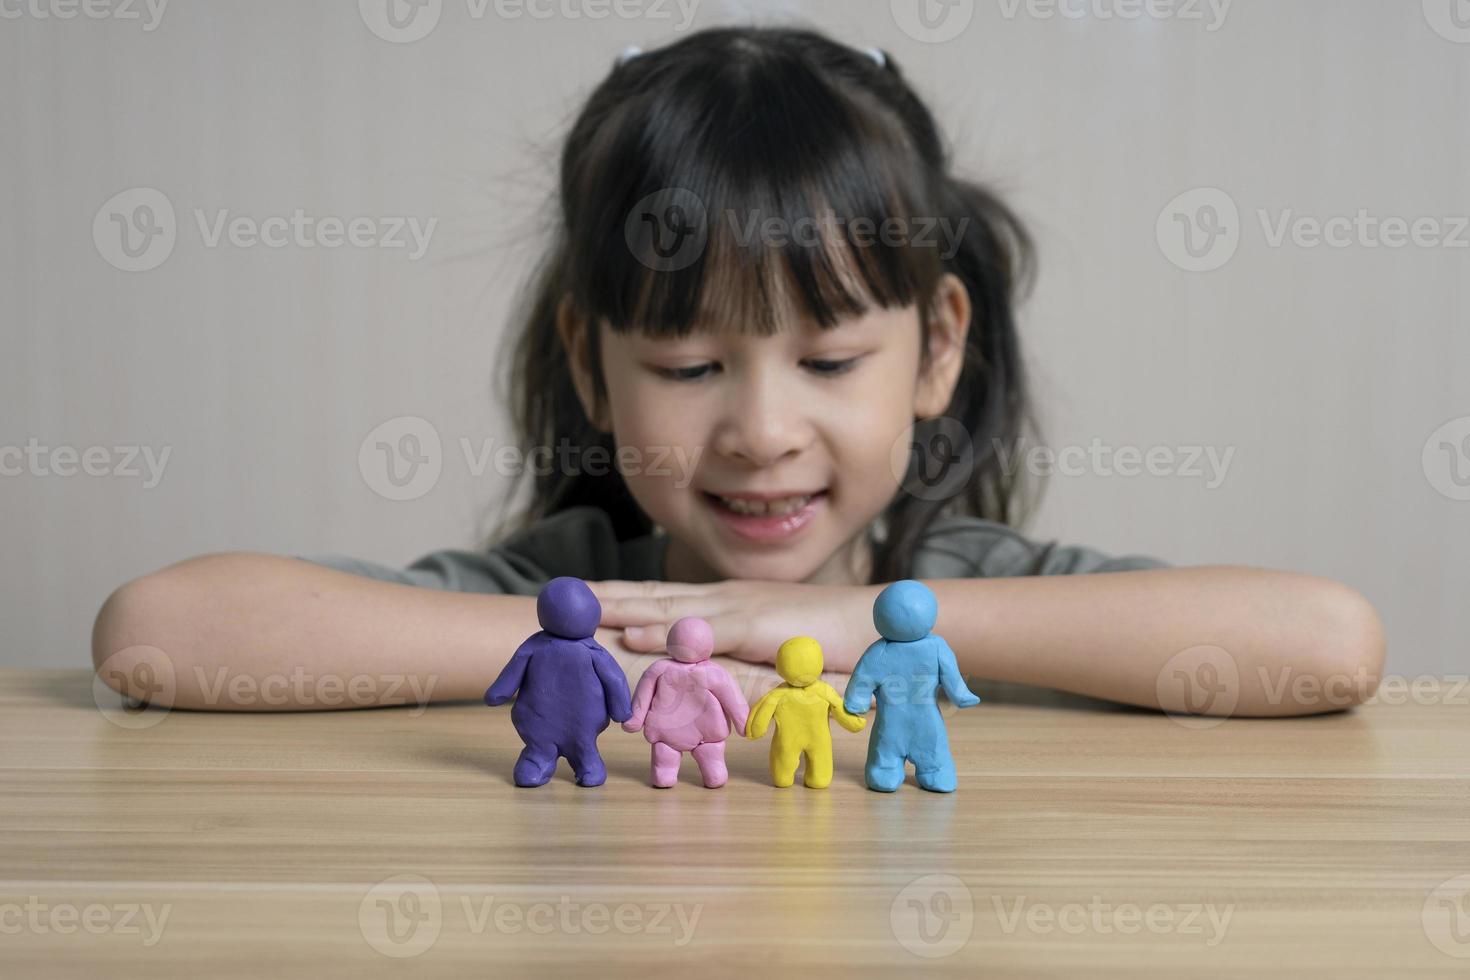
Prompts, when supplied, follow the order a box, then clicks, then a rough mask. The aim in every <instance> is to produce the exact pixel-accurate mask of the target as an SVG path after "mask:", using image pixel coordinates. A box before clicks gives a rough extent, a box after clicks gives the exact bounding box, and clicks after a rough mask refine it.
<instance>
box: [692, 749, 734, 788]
mask: <svg viewBox="0 0 1470 980" xmlns="http://www.w3.org/2000/svg"><path fill="white" fill-rule="evenodd" d="M690 754H691V755H693V756H694V761H695V762H696V763H698V764H699V774H700V775H701V776H703V777H704V785H705V786H707V787H709V788H710V789H718V788H719V787H721V786H723V785H725V782H726V781H727V780H728V779H729V778H730V772H729V770H727V769H726V768H725V742H724V740H723V739H721V740H720V741H718V742H700V743H699V744H698V745H696V746H695V747H694V750H693V752H691V753H690Z"/></svg>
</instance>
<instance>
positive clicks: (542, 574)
mask: <svg viewBox="0 0 1470 980" xmlns="http://www.w3.org/2000/svg"><path fill="white" fill-rule="evenodd" d="M668 541H669V539H668V535H666V534H664V533H662V532H661V531H656V532H654V533H653V534H649V535H645V536H643V537H640V538H633V539H630V540H627V541H621V542H620V541H618V540H617V538H616V536H615V535H614V534H613V527H612V522H611V521H610V520H609V519H608V516H607V514H606V513H605V512H603V511H601V510H599V509H597V508H596V507H573V508H571V509H569V510H564V511H562V512H560V513H558V514H553V515H552V516H550V517H547V518H545V519H544V520H542V521H539V522H538V523H536V524H535V525H533V526H531V527H528V528H524V529H522V530H520V531H517V532H516V533H514V534H512V535H510V536H509V537H507V538H506V539H505V540H504V541H502V542H500V543H499V544H497V545H495V546H494V547H492V548H490V549H489V550H488V551H464V550H458V549H444V550H440V551H432V552H430V553H429V554H427V555H424V556H423V557H422V558H420V559H418V561H415V562H414V563H413V564H412V565H409V566H408V567H407V568H394V567H392V566H388V565H380V564H374V563H372V562H366V561H361V560H359V559H356V558H350V557H347V556H345V555H301V556H298V557H302V558H305V559H306V560H307V561H312V562H316V563H317V564H320V565H326V566H328V567H331V568H336V569H340V570H342V571H345V572H355V573H357V574H359V575H366V576H369V577H371V578H376V579H382V580H384V581H388V582H399V583H402V584H404V585H420V586H424V587H426V588H433V589H451V590H453V591H456V592H485V593H500V594H509V595H535V594H536V593H537V592H538V591H540V589H541V586H542V585H544V584H545V583H546V582H547V581H548V580H549V579H553V578H556V577H557V576H559V575H573V576H576V577H577V578H581V579H588V580H589V581H599V580H603V579H624V580H629V581H662V580H663V579H664V555H665V552H666V550H667V548H668ZM1167 567H1169V566H1168V564H1167V563H1166V562H1163V561H1160V560H1159V559H1157V558H1150V557H1147V556H1144V555H1127V556H1123V557H1113V556H1111V555H1107V554H1104V553H1103V552H1101V551H1097V550H1096V549H1093V548H1087V547H1082V546H1077V545H1067V546H1064V545H1061V544H1058V543H1057V542H1055V541H1053V542H1049V543H1044V544H1043V543H1040V542H1037V541H1034V540H1031V539H1029V538H1027V537H1026V536H1024V535H1022V534H1021V533H1020V532H1018V531H1016V530H1015V529H1014V528H1010V527H1007V526H1006V525H1004V524H1000V523H997V522H995V521H987V520H982V519H980V518H978V517H942V518H940V519H938V520H936V521H935V522H934V523H933V524H931V525H930V526H929V529H928V531H927V532H926V533H925V534H924V537H923V538H922V539H921V540H920V542H919V547H918V548H917V549H916V551H915V554H914V562H913V568H912V569H911V571H910V573H909V577H910V578H917V579H925V578H929V579H935V578H1008V577H1013V576H1021V575H1075V574H1082V573H1089V572H1123V571H1135V570H1138V569H1148V568H1167Z"/></svg>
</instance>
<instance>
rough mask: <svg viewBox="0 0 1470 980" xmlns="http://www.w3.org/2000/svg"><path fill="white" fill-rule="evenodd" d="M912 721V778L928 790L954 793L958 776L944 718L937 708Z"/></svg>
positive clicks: (910, 746) (910, 749)
mask: <svg viewBox="0 0 1470 980" xmlns="http://www.w3.org/2000/svg"><path fill="white" fill-rule="evenodd" d="M914 722H915V724H914V737H913V739H912V740H911V741H910V744H909V747H908V757H909V759H910V760H911V761H912V762H913V764H914V780H915V781H916V782H917V783H918V784H919V786H921V787H922V788H924V789H927V790H929V791H931V792H934V793H953V792H954V791H955V787H956V786H957V785H958V779H957V777H956V775H955V767H954V757H953V756H952V755H950V752H949V736H948V735H947V734H946V733H945V730H944V719H943V717H942V716H941V715H940V714H939V712H938V710H937V709H936V710H935V711H933V712H926V713H925V714H923V715H921V716H917V717H915V718H914Z"/></svg>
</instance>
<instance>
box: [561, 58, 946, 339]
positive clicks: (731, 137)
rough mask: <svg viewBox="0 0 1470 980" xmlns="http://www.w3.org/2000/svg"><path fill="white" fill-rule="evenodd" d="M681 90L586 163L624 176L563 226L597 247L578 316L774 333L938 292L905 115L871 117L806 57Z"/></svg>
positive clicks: (632, 121)
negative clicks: (579, 220) (921, 230)
mask: <svg viewBox="0 0 1470 980" xmlns="http://www.w3.org/2000/svg"><path fill="white" fill-rule="evenodd" d="M675 91H677V92H680V93H683V96H684V97H683V98H681V99H677V100H676V102H677V104H676V105H675V106H672V107H671V106H670V105H669V104H668V99H665V101H664V103H662V104H661V105H660V112H658V113H657V114H654V113H649V112H644V111H642V110H641V108H640V107H639V106H638V105H637V104H634V105H629V106H625V107H623V111H621V112H617V113H615V114H614V115H615V116H616V117H617V119H616V125H617V129H616V131H615V132H616V135H614V136H612V137H611V138H610V139H608V140H607V142H606V143H605V144H604V145H603V151H604V152H605V154H606V156H607V158H606V159H605V160H603V161H600V162H599V165H598V166H596V167H593V168H591V170H592V171H593V172H599V173H602V174H620V175H625V179H624V180H622V181H619V182H618V185H617V186H612V187H608V186H605V187H603V189H602V194H601V195H600V197H601V200H602V202H603V203H602V205H601V206H599V207H596V208H594V209H592V210H590V211H589V212H588V213H587V215H586V217H587V219H588V220H589V221H593V222H595V223H596V225H597V227H591V228H577V227H570V228H568V240H569V242H571V243H572V245H571V247H572V249H573V251H574V252H576V251H578V249H579V245H578V243H587V244H586V246H585V249H586V254H583V255H578V256H575V257H574V258H573V262H572V265H573V268H574V269H580V270H585V273H586V274H585V275H576V276H574V277H573V278H572V282H574V283H576V284H577V286H576V287H574V289H576V290H577V292H579V293H580V295H579V296H578V299H579V301H580V306H581V308H582V312H583V313H585V314H586V315H588V316H590V317H592V318H594V319H605V320H606V321H607V322H608V324H609V325H610V326H611V327H612V329H613V330H614V331H617V332H620V333H621V332H627V331H631V330H639V331H642V332H644V333H646V334H649V335H651V336H678V337H682V336H686V335H688V334H689V333H691V332H693V331H696V330H725V329H734V330H741V331H748V332H754V333H757V334H761V335H767V334H771V333H775V332H777V331H779V330H782V329H786V328H788V327H790V326H792V325H793V324H796V323H800V322H803V321H809V322H814V323H816V324H817V325H819V326H820V327H822V328H824V329H825V328H830V327H832V326H835V325H836V324H837V323H839V322H841V321H842V320H844V319H845V318H848V317H853V316H860V315H862V314H864V313H866V312H867V311H869V310H870V309H872V308H873V306H875V305H877V306H881V307H894V306H906V305H909V304H911V303H913V302H915V301H916V299H917V298H918V297H920V296H923V295H927V294H928V293H929V292H931V291H932V289H933V288H934V286H935V284H936V283H937V281H938V278H939V276H940V274H941V273H942V263H941V262H940V259H939V256H938V255H937V254H936V252H935V250H934V249H932V248H926V247H924V245H923V243H922V242H917V241H916V240H915V237H914V236H913V235H912V234H911V233H910V232H911V231H912V229H914V228H915V227H916V226H918V225H919V224H920V223H921V222H920V218H919V215H920V214H921V213H923V212H925V211H926V202H927V201H928V199H929V197H930V195H928V194H927V193H925V188H923V187H922V186H920V185H919V184H918V183H917V182H916V179H915V177H914V176H913V175H915V174H920V173H922V172H923V168H922V167H921V166H920V165H919V164H918V162H917V161H916V160H915V158H914V154H913V149H912V146H911V144H910V143H909V142H908V141H907V140H906V139H905V138H904V136H903V128H902V126H901V125H900V124H899V122H898V121H897V120H891V121H889V122H887V124H880V123H875V116H876V117H880V118H881V117H882V113H881V112H875V110H874V107H872V106H862V105H859V104H858V103H857V102H856V101H855V99H854V98H853V97H852V96H850V95H843V94H841V93H839V92H838V91H837V90H836V89H835V88H833V87H832V86H831V85H830V84H828V83H827V82H825V81H824V80H823V79H822V78H821V77H820V76H819V75H818V74H817V73H816V72H815V71H814V70H813V68H812V66H810V65H808V64H806V63H805V62H803V61H801V60H799V59H776V60H775V61H774V62H773V63H769V64H762V65H757V66H754V67H752V66H748V65H746V66H740V65H732V66H726V67H725V68H724V69H721V70H717V71H716V72H714V73H712V75H706V76H705V77H704V78H702V79H700V80H699V81H697V82H693V83H691V84H690V85H688V86H682V87H679V88H676V89H675ZM774 105H781V106H783V107H785V108H784V111H780V112H772V111H770V108H771V107H772V106H774ZM609 122H610V123H611V122H612V120H611V119H610V120H609ZM927 212H928V213H930V214H933V213H935V212H934V211H933V209H927Z"/></svg>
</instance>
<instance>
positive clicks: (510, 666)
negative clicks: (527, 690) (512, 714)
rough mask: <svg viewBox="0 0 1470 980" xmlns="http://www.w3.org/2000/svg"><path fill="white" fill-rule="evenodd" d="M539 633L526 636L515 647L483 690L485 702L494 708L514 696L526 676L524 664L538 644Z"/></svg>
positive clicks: (529, 659) (528, 660) (528, 662)
mask: <svg viewBox="0 0 1470 980" xmlns="http://www.w3.org/2000/svg"><path fill="white" fill-rule="evenodd" d="M540 636H541V634H540V633H533V634H532V635H531V636H529V637H527V638H526V640H525V642H523V643H522V644H521V645H520V646H518V647H516V652H515V653H513V654H511V658H510V659H509V660H508V661H506V664H505V667H504V669H502V670H501V671H500V676H499V677H497V678H495V682H494V683H492V684H491V685H490V686H489V688H487V689H486V690H485V703H486V704H488V705H490V707H492V708H494V707H496V706H498V705H502V704H504V703H505V702H507V701H509V700H510V699H511V698H513V697H515V696H516V691H517V690H518V689H519V688H520V686H521V681H522V680H523V679H524V678H525V676H526V666H527V665H528V664H530V662H531V655H532V653H533V652H534V651H535V650H536V648H537V646H538V645H539V644H538V643H537V642H536V640H537V639H539V638H540Z"/></svg>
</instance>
